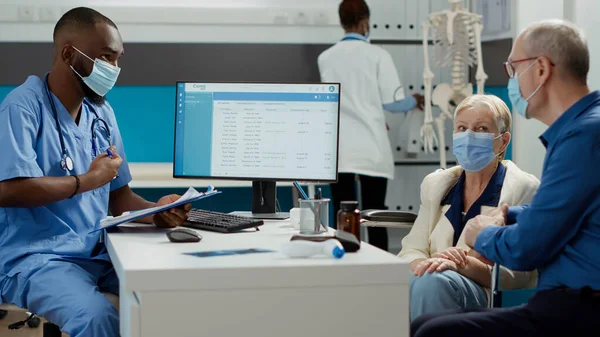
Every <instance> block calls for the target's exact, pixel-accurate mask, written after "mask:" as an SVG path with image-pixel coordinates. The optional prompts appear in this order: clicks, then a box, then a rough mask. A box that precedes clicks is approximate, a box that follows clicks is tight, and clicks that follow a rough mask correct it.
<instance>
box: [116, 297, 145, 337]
mask: <svg viewBox="0 0 600 337" xmlns="http://www.w3.org/2000/svg"><path fill="white" fill-rule="evenodd" d="M119 299H120V306H121V310H120V313H119V318H120V324H121V326H120V331H121V337H141V336H142V332H141V327H142V320H141V306H140V302H139V300H138V297H137V296H136V294H135V293H133V292H124V291H121V294H120V296H119Z"/></svg>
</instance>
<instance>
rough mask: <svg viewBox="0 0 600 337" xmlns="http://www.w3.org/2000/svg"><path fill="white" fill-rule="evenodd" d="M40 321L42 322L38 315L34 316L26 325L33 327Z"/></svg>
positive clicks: (37, 325)
mask: <svg viewBox="0 0 600 337" xmlns="http://www.w3.org/2000/svg"><path fill="white" fill-rule="evenodd" d="M41 323H42V320H41V319H40V318H39V317H37V316H35V317H33V318H31V319H30V320H29V321H28V322H27V326H28V327H30V328H33V329H35V328H37V327H39V326H40V324H41Z"/></svg>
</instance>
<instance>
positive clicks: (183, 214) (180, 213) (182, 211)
mask: <svg viewBox="0 0 600 337" xmlns="http://www.w3.org/2000/svg"><path fill="white" fill-rule="evenodd" d="M179 197H180V196H179V195H177V194H171V195H167V196H164V197H162V198H160V200H159V201H158V202H157V203H156V206H163V205H167V204H170V203H172V202H175V201H177V199H179ZM191 209H192V204H185V205H182V206H179V207H174V208H171V209H169V210H166V211H163V212H160V213H157V214H155V215H154V219H153V222H154V224H155V225H156V227H160V228H172V227H177V226H180V225H181V224H183V223H184V222H185V220H187V218H188V214H189V212H190V210H191Z"/></svg>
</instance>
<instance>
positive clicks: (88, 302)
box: [0, 7, 191, 337]
mask: <svg viewBox="0 0 600 337" xmlns="http://www.w3.org/2000/svg"><path fill="white" fill-rule="evenodd" d="M121 55H123V42H122V40H121V35H120V33H119V30H118V29H117V26H116V25H115V24H114V22H112V21H111V20H110V19H108V18H107V17H105V16H104V15H102V14H100V13H98V12H97V11H95V10H93V9H90V8H84V7H79V8H74V9H71V10H70V11H68V12H67V13H65V14H64V15H63V16H62V17H61V18H60V20H59V21H58V22H57V23H56V26H55V28H54V55H53V58H54V63H53V66H52V69H51V70H50V72H49V73H48V74H46V76H45V77H44V78H39V77H37V76H30V77H29V78H27V80H26V81H25V83H23V84H22V85H20V86H19V87H17V88H16V89H14V90H13V91H11V92H10V93H9V94H8V96H6V98H5V99H4V101H3V102H2V104H0V147H1V148H2V156H3V158H2V160H0V295H1V297H0V303H14V304H16V305H18V306H19V307H22V308H27V309H28V310H30V311H31V312H32V313H34V314H37V315H41V316H43V317H44V318H45V319H47V320H48V321H50V322H52V323H54V324H56V325H58V326H59V327H60V329H61V330H62V331H63V332H65V333H68V334H69V335H70V336H71V337H91V336H97V337H105V336H118V335H119V314H118V312H117V309H116V308H115V307H114V306H113V305H112V304H111V303H110V302H109V300H108V299H107V298H106V297H105V296H104V295H103V294H102V293H101V292H109V293H113V294H118V293H119V280H118V279H117V275H116V273H115V270H114V268H113V265H112V263H111V261H110V257H109V255H108V252H107V250H106V246H105V245H104V242H103V241H102V237H103V235H104V233H103V231H96V232H91V230H93V229H95V228H96V227H97V226H98V225H99V223H100V220H101V219H102V218H104V217H106V215H107V214H108V212H109V211H110V213H111V214H112V215H115V216H116V215H120V214H122V213H123V212H125V211H132V210H139V209H144V208H149V207H153V206H156V205H165V204H169V203H171V202H173V201H175V200H177V199H178V196H177V195H169V196H165V197H163V198H161V199H160V200H159V201H158V202H157V203H154V202H149V201H146V200H144V199H143V198H141V197H140V196H138V195H137V194H135V193H134V192H133V191H132V190H131V189H130V188H129V182H130V181H131V174H130V172H129V167H128V165H127V160H126V159H125V150H124V149H123V140H122V138H121V134H120V132H119V128H118V126H117V121H116V119H115V114H114V112H113V109H112V108H111V106H110V105H109V104H108V102H106V101H105V97H104V96H105V95H106V93H107V92H108V91H110V90H111V88H112V87H113V85H114V84H115V82H116V81H117V77H118V75H119V72H120V70H121V69H120V68H119V67H118V63H119V59H120V58H121ZM94 135H95V136H96V141H94V139H93V137H94ZM109 138H111V139H112V140H111V139H109ZM190 208H191V205H189V204H187V205H185V206H182V207H181V208H172V209H170V210H169V211H165V212H161V213H159V214H156V215H154V216H149V217H146V218H143V219H142V221H143V222H146V223H154V224H156V225H157V226H159V227H175V226H178V225H180V224H182V223H183V222H184V221H185V220H186V219H187V214H188V211H189V210H190Z"/></svg>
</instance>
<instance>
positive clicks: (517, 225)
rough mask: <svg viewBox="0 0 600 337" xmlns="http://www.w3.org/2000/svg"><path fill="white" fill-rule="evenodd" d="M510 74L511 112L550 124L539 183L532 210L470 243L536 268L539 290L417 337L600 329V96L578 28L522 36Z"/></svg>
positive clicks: (432, 321)
mask: <svg viewBox="0 0 600 337" xmlns="http://www.w3.org/2000/svg"><path fill="white" fill-rule="evenodd" d="M505 67H506V72H507V74H508V76H509V77H510V80H509V84H508V89H509V95H510V99H511V101H512V104H513V108H514V110H516V111H517V112H518V113H519V114H521V115H523V116H525V117H527V118H535V119H537V120H539V121H541V122H542V123H544V124H546V125H548V126H549V128H548V129H547V131H546V132H545V133H544V134H543V135H542V136H541V137H540V139H541V141H542V143H543V144H544V146H545V147H546V149H547V153H546V158H545V161H544V168H543V174H542V181H541V185H540V187H539V189H538V191H537V194H536V195H535V196H534V198H533V201H532V203H531V204H530V205H526V206H521V207H510V208H509V207H507V206H504V207H502V209H500V210H497V211H496V212H495V213H494V214H491V215H490V216H483V215H482V216H479V217H477V218H474V219H473V220H472V221H470V222H469V223H468V224H467V226H466V227H465V231H466V233H465V235H466V240H465V241H466V243H467V244H468V245H470V246H471V247H473V248H474V249H475V250H476V251H477V252H478V253H480V254H481V255H482V259H483V260H489V261H493V262H497V263H500V264H502V265H504V266H506V267H508V268H510V269H513V270H533V269H538V271H539V274H540V275H539V280H538V289H539V291H538V292H537V293H536V294H535V295H534V296H533V297H532V298H531V299H530V300H529V302H528V303H527V304H525V305H523V306H519V307H516V308H503V309H487V310H479V311H471V312H468V313H465V312H464V311H462V312H452V313H445V314H441V315H429V316H422V317H421V318H420V319H417V320H416V321H415V322H413V324H412V326H411V333H412V335H413V336H418V337H425V336H436V337H443V336H461V337H468V336H502V337H506V336H511V337H516V336H597V335H598V331H600V319H599V317H600V176H599V175H598V174H597V165H598V164H599V163H600V92H598V91H594V92H590V90H589V89H588V87H587V73H588V70H589V52H588V47H587V43H586V41H585V39H584V37H583V35H582V33H581V31H580V30H579V29H578V28H577V27H576V26H574V25H573V24H570V23H567V22H564V21H560V20H549V21H541V22H538V23H535V24H533V25H531V26H529V27H528V28H526V29H525V30H524V31H523V32H522V33H521V34H520V35H519V37H518V38H517V39H516V41H515V44H514V46H513V50H512V52H511V55H510V57H509V60H508V62H506V64H505ZM503 225H511V226H504V227H503Z"/></svg>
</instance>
